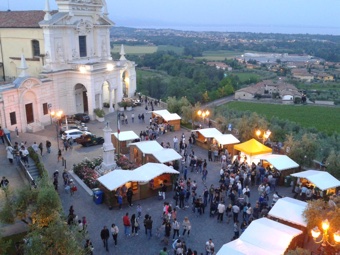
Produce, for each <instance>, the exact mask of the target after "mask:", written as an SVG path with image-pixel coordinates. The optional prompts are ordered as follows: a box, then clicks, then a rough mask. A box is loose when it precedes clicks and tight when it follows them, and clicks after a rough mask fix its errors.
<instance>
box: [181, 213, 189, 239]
mask: <svg viewBox="0 0 340 255" xmlns="http://www.w3.org/2000/svg"><path fill="white" fill-rule="evenodd" d="M182 226H183V233H182V236H184V235H185V232H187V231H188V236H189V235H190V230H191V223H190V221H189V219H188V217H185V218H184V220H183V223H182Z"/></svg>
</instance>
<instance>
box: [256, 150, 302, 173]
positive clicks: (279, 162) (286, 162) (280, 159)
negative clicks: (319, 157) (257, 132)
mask: <svg viewBox="0 0 340 255" xmlns="http://www.w3.org/2000/svg"><path fill="white" fill-rule="evenodd" d="M254 159H261V160H266V161H268V162H269V163H270V164H272V165H273V166H274V167H275V168H276V169H277V170H278V171H283V170H287V169H291V168H296V167H299V164H298V163H296V162H295V161H294V160H292V159H291V158H289V157H288V156H286V155H278V154H263V155H259V156H255V157H254Z"/></svg>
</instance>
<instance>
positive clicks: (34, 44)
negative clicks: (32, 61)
mask: <svg viewBox="0 0 340 255" xmlns="http://www.w3.org/2000/svg"><path fill="white" fill-rule="evenodd" d="M32 52H33V57H39V56H40V45H39V41H38V40H32Z"/></svg>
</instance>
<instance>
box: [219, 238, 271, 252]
mask: <svg viewBox="0 0 340 255" xmlns="http://www.w3.org/2000/svg"><path fill="white" fill-rule="evenodd" d="M249 254H251V255H273V253H272V252H270V251H268V250H266V249H264V248H261V247H258V246H255V245H253V244H250V243H247V242H243V241H242V240H240V239H236V240H234V241H231V242H229V243H226V244H225V245H223V246H222V248H221V249H220V250H219V251H218V252H217V255H249Z"/></svg>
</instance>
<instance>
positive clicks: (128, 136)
mask: <svg viewBox="0 0 340 255" xmlns="http://www.w3.org/2000/svg"><path fill="white" fill-rule="evenodd" d="M113 135H114V136H115V137H116V138H117V140H118V141H120V142H122V141H131V140H135V139H139V136H138V135H137V134H136V133H135V132H133V131H123V132H120V133H119V135H118V133H117V132H116V133H113ZM118 137H119V139H118Z"/></svg>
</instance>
